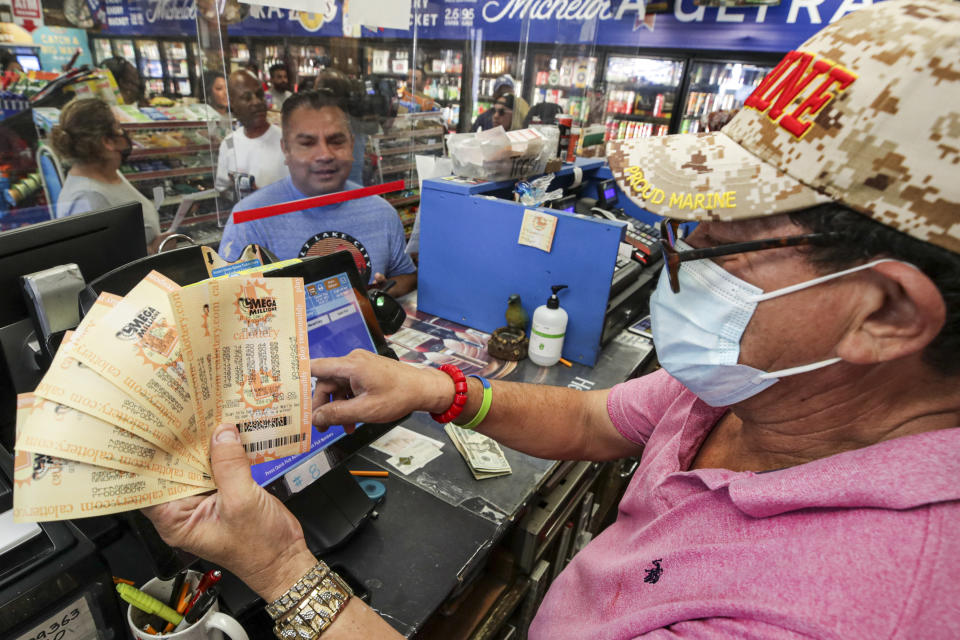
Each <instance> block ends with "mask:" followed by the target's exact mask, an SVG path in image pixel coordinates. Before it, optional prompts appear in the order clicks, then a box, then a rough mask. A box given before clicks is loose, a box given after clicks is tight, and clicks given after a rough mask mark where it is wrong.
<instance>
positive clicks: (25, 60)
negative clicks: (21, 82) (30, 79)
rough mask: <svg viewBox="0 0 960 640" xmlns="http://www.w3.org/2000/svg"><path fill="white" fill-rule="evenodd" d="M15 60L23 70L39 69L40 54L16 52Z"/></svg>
mask: <svg viewBox="0 0 960 640" xmlns="http://www.w3.org/2000/svg"><path fill="white" fill-rule="evenodd" d="M17 62H19V63H20V66H21V67H23V70H24V71H40V56H38V55H37V54H35V53H18V54H17Z"/></svg>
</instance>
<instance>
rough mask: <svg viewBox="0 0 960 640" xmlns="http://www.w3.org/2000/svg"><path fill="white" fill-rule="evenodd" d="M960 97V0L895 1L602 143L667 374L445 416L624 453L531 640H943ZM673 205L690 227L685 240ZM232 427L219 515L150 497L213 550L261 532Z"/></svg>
mask: <svg viewBox="0 0 960 640" xmlns="http://www.w3.org/2000/svg"><path fill="white" fill-rule="evenodd" d="M958 104H960V3H957V2H952V1H950V0H905V1H904V0H890V1H889V2H883V3H880V4H877V5H874V6H873V7H869V8H863V9H860V10H858V11H856V12H854V13H852V14H850V15H849V16H847V17H845V18H843V19H841V20H839V21H837V22H836V23H834V24H832V25H830V26H828V27H826V28H825V29H823V31H822V32H820V33H819V34H818V35H816V36H815V37H813V38H812V39H811V40H809V41H808V42H806V43H804V44H803V45H801V46H800V47H799V48H798V49H797V50H796V51H794V52H791V53H789V54H788V55H787V57H786V59H785V60H784V62H783V63H781V64H780V65H779V66H777V67H776V68H775V69H774V70H773V71H772V72H771V73H770V75H769V76H768V77H767V78H766V79H765V80H764V81H763V83H762V84H761V85H760V86H759V88H758V89H757V90H756V91H755V92H754V93H753V95H751V96H750V98H749V100H748V101H747V104H746V105H745V107H744V108H743V109H742V111H741V112H740V114H738V115H737V116H736V117H735V118H734V119H733V120H732V121H731V122H730V124H729V125H728V126H727V127H725V128H724V129H723V130H722V131H721V132H718V133H709V134H704V135H689V136H674V137H667V138H649V139H646V140H639V141H631V142H625V143H622V144H620V145H619V146H618V147H617V148H616V149H615V150H614V152H613V154H612V155H611V157H610V162H611V165H612V167H613V170H614V173H615V175H616V176H617V178H618V179H619V181H620V183H621V185H622V187H623V189H624V191H625V192H626V193H627V194H628V195H629V196H630V197H631V198H633V199H634V200H635V201H636V202H638V203H639V204H641V205H642V206H644V207H646V208H648V209H650V210H652V211H655V212H657V213H660V214H662V215H664V216H668V217H670V218H672V219H673V220H674V221H673V222H668V223H666V224H664V233H665V236H666V237H665V239H664V251H665V253H666V256H667V262H668V268H665V269H664V272H663V275H662V277H661V281H660V284H659V286H658V287H657V290H656V291H655V293H654V295H653V296H652V298H651V301H650V306H651V314H652V316H653V333H654V342H655V344H656V348H657V355H658V358H659V359H660V362H661V364H663V367H664V368H663V369H662V370H660V371H657V372H656V373H653V374H651V375H648V376H645V377H643V378H639V379H636V380H631V381H629V382H627V383H625V384H622V385H618V386H616V387H614V388H613V389H609V390H602V391H589V392H580V391H575V390H572V389H564V388H555V387H546V386H533V385H522V384H518V383H510V382H504V381H499V380H498V381H494V382H493V383H492V384H491V389H490V391H491V392H492V396H491V395H489V394H487V395H486V397H485V393H484V390H483V384H482V382H481V381H479V380H474V379H472V378H471V379H470V380H469V382H468V388H467V401H466V406H465V407H464V409H463V413H462V414H461V416H462V417H461V418H459V419H458V421H459V422H460V423H465V422H468V421H470V422H474V423H476V422H479V425H478V426H477V427H476V429H477V430H478V431H480V432H482V433H484V434H486V435H488V436H490V437H492V438H495V439H496V440H499V441H500V442H502V443H504V444H506V445H507V446H509V447H511V448H513V449H518V450H520V451H524V452H526V453H529V454H532V455H536V456H539V457H543V458H550V459H580V460H612V459H617V458H623V457H629V456H640V455H641V453H642V458H641V460H640V465H639V467H638V469H637V471H636V473H635V474H634V476H633V479H632V481H631V484H630V486H629V487H628V488H627V491H626V493H625V495H624V497H623V500H622V501H621V503H620V508H619V514H618V518H617V520H616V522H615V523H614V524H612V525H611V526H610V527H609V528H607V529H606V530H605V531H603V533H601V534H600V535H599V536H598V537H597V538H595V539H594V540H593V541H592V542H591V543H590V544H589V545H587V546H586V548H584V549H583V550H582V551H581V552H580V553H578V554H577V556H576V557H575V558H574V559H573V561H572V562H571V563H570V566H569V567H567V568H566V569H565V570H564V571H563V572H562V573H561V575H560V576H559V577H558V578H557V580H555V581H554V583H553V584H552V585H551V587H550V590H549V592H548V594H547V596H546V598H545V600H544V602H543V604H542V605H541V607H540V610H539V612H538V614H537V617H536V619H535V620H534V622H533V625H532V626H531V628H530V631H529V637H531V638H551V639H554V638H576V639H578V640H579V639H582V638H624V639H626V638H637V637H644V638H668V637H669V638H674V637H685V638H913V637H922V638H957V637H960V607H958V604H957V603H958V602H960V581H958V580H957V577H958V576H960V535H957V532H958V531H960V481H958V478H960V455H958V451H960V428H958V425H960V255H958V251H960V231H958V223H960V155H958V154H960V108H958ZM677 219H681V220H700V221H701V222H700V224H699V226H698V227H697V228H696V230H695V231H694V232H693V233H692V234H691V235H690V236H689V237H688V238H686V239H683V238H681V237H680V236H679V234H678V224H677V223H676V220H677ZM312 373H313V375H314V376H316V377H317V379H318V381H317V392H318V395H317V398H315V410H314V423H315V424H317V425H319V426H323V425H330V424H346V423H351V422H357V421H365V422H387V421H390V420H394V419H397V418H399V417H401V416H403V415H406V413H408V412H410V411H414V410H427V411H431V412H435V413H441V412H444V411H446V410H447V409H448V407H450V404H451V401H452V399H453V398H454V388H455V387H454V383H453V381H452V379H451V377H449V376H448V375H447V374H446V373H443V372H440V371H436V370H433V369H415V368H412V367H409V366H405V365H402V364H400V363H396V362H393V361H390V360H387V359H385V358H380V357H378V356H374V355H372V354H368V353H365V352H357V353H354V354H351V355H350V356H348V357H346V358H335V359H321V360H315V361H314V362H313V365H312ZM481 407H483V409H481ZM487 409H489V412H488V413H486V417H485V418H483V419H480V418H478V417H474V416H477V414H478V412H480V411H486V410H487ZM232 433H233V432H232V431H231V430H230V429H229V428H224V429H221V430H220V431H218V434H217V435H215V436H214V438H215V442H214V445H213V446H212V447H211V452H212V457H213V470H214V475H216V477H217V479H218V483H219V487H220V493H221V494H223V495H224V498H223V501H222V503H221V508H220V510H219V512H218V514H217V516H216V517H214V516H213V515H211V516H210V517H201V516H200V515H198V513H194V514H193V515H194V517H192V518H189V519H188V517H187V516H188V515H189V514H187V513H183V510H182V509H181V511H180V512H179V513H177V512H174V509H175V507H171V506H169V505H164V506H162V507H158V508H155V510H154V511H153V512H152V513H151V517H153V518H154V521H155V522H156V523H157V525H158V528H159V530H160V532H161V534H162V535H164V536H165V537H166V538H167V539H168V541H171V542H172V543H174V544H183V543H187V542H189V545H188V547H189V548H190V549H191V550H192V551H194V552H195V553H198V554H200V555H209V556H214V560H215V561H218V562H221V563H222V564H224V565H225V566H227V568H231V566H230V563H231V562H234V563H235V562H237V561H236V560H234V559H233V557H232V556H231V555H230V554H231V548H232V549H233V550H237V549H238V548H239V545H240V544H242V542H241V541H245V540H250V539H266V538H267V534H268V533H269V531H267V530H265V529H264V527H266V524H262V523H265V522H266V521H267V518H264V517H258V516H260V515H261V513H262V512H264V511H265V510H266V509H267V507H266V506H258V505H264V504H265V503H267V502H268V499H267V498H264V494H262V493H260V492H262V490H260V489H259V488H257V487H255V485H253V483H252V481H250V480H249V474H247V473H246V471H245V469H244V467H243V465H244V456H243V451H242V448H241V447H240V444H239V442H238V441H236V439H235V438H233V439H231V443H230V444H229V445H227V444H222V443H220V442H217V441H216V440H217V439H218V438H219V437H220V435H221V434H226V435H230V434H232ZM225 457H229V459H230V460H233V461H234V462H232V463H231V462H229V461H225ZM231 473H234V474H235V475H237V477H238V478H242V479H243V482H240V481H239V480H238V481H237V482H236V483H229V482H225V481H223V480H222V478H225V477H229V476H230V474H231ZM492 482H496V481H492ZM231 504H233V505H251V506H249V507H246V508H242V507H239V506H237V507H235V508H233V509H229V508H227V507H228V506H229V505H231ZM278 508H279V507H278ZM184 522H187V523H189V526H185V525H183V523H184ZM251 528H252V529H253V530H251ZM234 530H235V533H233V531H234ZM218 536H219V537H218ZM281 538H282V539H281ZM224 540H226V541H230V542H231V543H232V544H224V542H223V541H224ZM298 545H299V546H298ZM300 547H303V548H305V546H304V545H303V544H302V541H298V540H297V539H296V537H295V536H294V535H292V534H290V535H286V536H277V535H273V536H272V537H271V543H270V545H264V548H263V549H262V550H260V551H259V552H258V551H257V550H250V549H245V552H246V553H244V554H236V553H235V554H234V555H242V556H243V557H244V558H245V561H250V560H251V558H253V559H255V560H257V564H258V566H267V565H269V566H271V567H272V570H271V571H270V572H267V573H268V574H269V576H268V577H269V578H270V580H271V584H292V583H293V582H294V581H296V580H297V578H298V577H299V576H300V575H302V574H303V573H304V571H305V570H306V568H305V567H307V565H309V564H310V562H311V561H312V557H310V556H309V554H307V557H306V558H305V559H304V560H302V561H301V562H300V563H299V565H298V566H292V565H291V564H290V562H274V563H272V564H271V563H270V562H271V560H272V559H275V558H276V554H277V553H278V552H277V551H276V549H281V548H282V549H285V550H289V549H291V548H300ZM260 556H262V557H260ZM281 557H285V556H282V555H281ZM235 573H237V574H238V575H241V577H243V575H244V574H243V573H242V572H238V571H235ZM248 573H249V572H248ZM250 578H251V579H254V578H256V579H258V580H262V579H264V576H263V575H259V574H258V575H253V574H250ZM385 588H389V586H387V587H385ZM341 619H346V620H350V622H336V623H335V624H334V626H333V628H332V631H337V630H338V629H339V630H340V631H342V635H338V636H337V637H381V636H382V635H383V634H385V633H386V632H388V631H389V629H388V628H387V627H386V625H385V624H383V625H382V626H378V625H381V623H382V621H381V620H380V619H379V618H377V617H376V616H374V615H373V614H372V613H371V612H370V610H369V609H366V608H365V605H363V604H362V603H361V604H357V603H355V601H351V604H349V605H348V606H347V607H346V609H345V610H344V613H343V615H342V616H341ZM351 624H352V625H353V626H352V627H351V626H350V625H351ZM337 625H340V626H339V627H338V626H337ZM351 630H352V631H351ZM338 633H339V632H338ZM351 633H353V634H354V635H351Z"/></svg>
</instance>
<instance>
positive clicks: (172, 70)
mask: <svg viewBox="0 0 960 640" xmlns="http://www.w3.org/2000/svg"><path fill="white" fill-rule="evenodd" d="M161 44H162V46H163V58H164V68H165V69H166V72H167V74H166V75H167V78H166V79H167V91H168V92H170V93H172V94H175V95H179V96H192V95H193V90H192V88H191V84H190V66H189V64H188V63H187V43H185V42H178V41H165V42H163V43H161Z"/></svg>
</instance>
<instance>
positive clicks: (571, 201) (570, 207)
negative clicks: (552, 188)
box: [551, 193, 577, 213]
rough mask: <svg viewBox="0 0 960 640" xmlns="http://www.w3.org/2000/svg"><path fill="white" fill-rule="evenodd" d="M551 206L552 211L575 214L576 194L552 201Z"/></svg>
mask: <svg viewBox="0 0 960 640" xmlns="http://www.w3.org/2000/svg"><path fill="white" fill-rule="evenodd" d="M551 205H552V206H553V208H554V209H558V210H559V211H566V212H567V213H575V209H576V207H577V194H575V193H571V194H570V195H566V196H563V197H562V198H558V199H557V200H554V201H553V202H552V203H551Z"/></svg>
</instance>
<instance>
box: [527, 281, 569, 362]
mask: <svg viewBox="0 0 960 640" xmlns="http://www.w3.org/2000/svg"><path fill="white" fill-rule="evenodd" d="M550 288H551V289H552V290H553V295H552V296H550V299H549V300H547V304H545V305H541V306H539V307H537V310H536V311H534V312H533V323H532V324H531V326H530V346H529V348H528V349H527V355H528V356H529V357H530V360H531V361H532V362H533V363H534V364H538V365H540V366H541V367H550V366H553V365H555V364H556V363H557V361H558V360H559V359H560V352H561V351H563V337H564V336H565V335H566V334H567V312H566V311H564V310H563V309H561V308H560V299H559V298H557V293H558V292H559V291H561V290H562V289H566V288H567V285H565V284H557V285H554V286H552V287H550Z"/></svg>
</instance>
